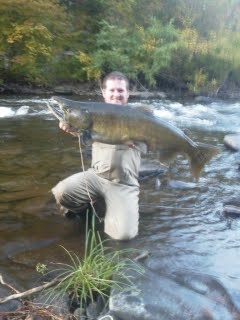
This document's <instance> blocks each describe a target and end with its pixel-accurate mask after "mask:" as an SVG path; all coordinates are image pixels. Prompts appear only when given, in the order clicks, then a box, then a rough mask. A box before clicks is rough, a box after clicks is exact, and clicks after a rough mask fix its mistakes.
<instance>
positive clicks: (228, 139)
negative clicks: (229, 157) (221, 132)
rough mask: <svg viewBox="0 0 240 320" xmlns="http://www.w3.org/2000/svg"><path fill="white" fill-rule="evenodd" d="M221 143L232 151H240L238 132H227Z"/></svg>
mask: <svg viewBox="0 0 240 320" xmlns="http://www.w3.org/2000/svg"><path fill="white" fill-rule="evenodd" d="M223 143H224V144H225V146H226V147H227V148H229V149H230V150H232V151H240V134H237V133H236V134H227V135H226V136H225V137H224V139H223Z"/></svg>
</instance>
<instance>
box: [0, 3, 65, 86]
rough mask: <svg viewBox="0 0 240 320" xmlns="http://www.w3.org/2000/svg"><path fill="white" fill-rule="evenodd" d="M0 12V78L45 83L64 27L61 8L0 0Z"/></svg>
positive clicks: (47, 4)
mask: <svg viewBox="0 0 240 320" xmlns="http://www.w3.org/2000/svg"><path fill="white" fill-rule="evenodd" d="M0 11H1V16H0V28H1V37H0V57H1V59H0V71H1V77H2V79H3V80H6V79H7V80H12V81H29V82H35V83H42V82H44V72H46V65H47V63H48V62H50V61H51V59H52V58H53V53H54V49H55V48H56V47H57V46H58V43H59V41H61V37H62V35H63V33H64V30H65V28H66V22H65V21H66V20H67V19H66V14H65V12H64V10H63V8H62V7H61V6H59V4H58V3H57V1H55V0H32V1H28V0H1V2H0Z"/></svg>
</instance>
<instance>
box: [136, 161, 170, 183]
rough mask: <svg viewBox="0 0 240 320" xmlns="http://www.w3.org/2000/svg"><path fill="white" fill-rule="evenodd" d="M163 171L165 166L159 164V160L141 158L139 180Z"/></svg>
mask: <svg viewBox="0 0 240 320" xmlns="http://www.w3.org/2000/svg"><path fill="white" fill-rule="evenodd" d="M165 171H166V167H164V166H163V165H161V164H160V162H159V161H156V160H148V159H142V162H141V167H140V171H139V181H144V180H147V179H149V178H153V177H157V176H161V175H162V174H163V173H164V172H165Z"/></svg>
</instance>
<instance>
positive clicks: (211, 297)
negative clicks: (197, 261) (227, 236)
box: [109, 269, 239, 320]
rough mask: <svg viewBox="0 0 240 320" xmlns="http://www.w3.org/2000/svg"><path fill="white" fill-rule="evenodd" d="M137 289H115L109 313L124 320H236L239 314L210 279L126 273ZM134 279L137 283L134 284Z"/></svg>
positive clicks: (150, 273)
mask: <svg viewBox="0 0 240 320" xmlns="http://www.w3.org/2000/svg"><path fill="white" fill-rule="evenodd" d="M126 274H127V275H129V276H133V278H132V279H131V280H132V281H133V283H134V286H132V287H129V286H126V287H125V289H124V290H123V289H119V288H114V289H113V290H112V292H111V296H110V301H109V309H110V311H111V312H113V314H115V315H116V316H117V317H119V318H120V319H122V320H129V319H131V320H149V319H164V320H165V319H166V320H176V319H178V320H190V319H191V320H199V319H212V320H233V319H238V317H239V311H238V310H237V308H236V307H235V305H234V304H233V302H232V301H231V298H230V296H229V295H228V293H227V292H226V290H225V288H224V287H223V286H222V285H221V284H220V283H219V282H218V281H217V280H215V279H213V278H211V277H210V276H205V275H198V274H189V273H188V274H181V275H178V276H177V275H171V274H170V275H168V274H167V275H165V274H161V273H158V272H156V271H152V270H150V269H146V272H145V274H139V273H136V272H134V271H132V270H131V271H129V270H126ZM133 279H134V280H133Z"/></svg>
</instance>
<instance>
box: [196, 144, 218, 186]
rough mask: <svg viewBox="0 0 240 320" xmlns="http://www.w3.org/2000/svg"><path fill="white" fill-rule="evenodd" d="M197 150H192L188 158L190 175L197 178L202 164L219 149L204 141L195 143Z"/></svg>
mask: <svg viewBox="0 0 240 320" xmlns="http://www.w3.org/2000/svg"><path fill="white" fill-rule="evenodd" d="M196 149H197V151H194V152H193V154H192V157H191V159H190V165H191V172H192V175H193V176H194V177H195V178H196V179H197V180H198V178H199V175H200V172H201V170H202V169H203V167H204V165H205V164H206V163H207V162H208V161H209V160H211V159H212V157H214V156H216V155H217V154H218V153H219V152H220V149H219V148H218V147H215V146H211V145H209V144H205V143H198V144H197V148H196Z"/></svg>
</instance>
